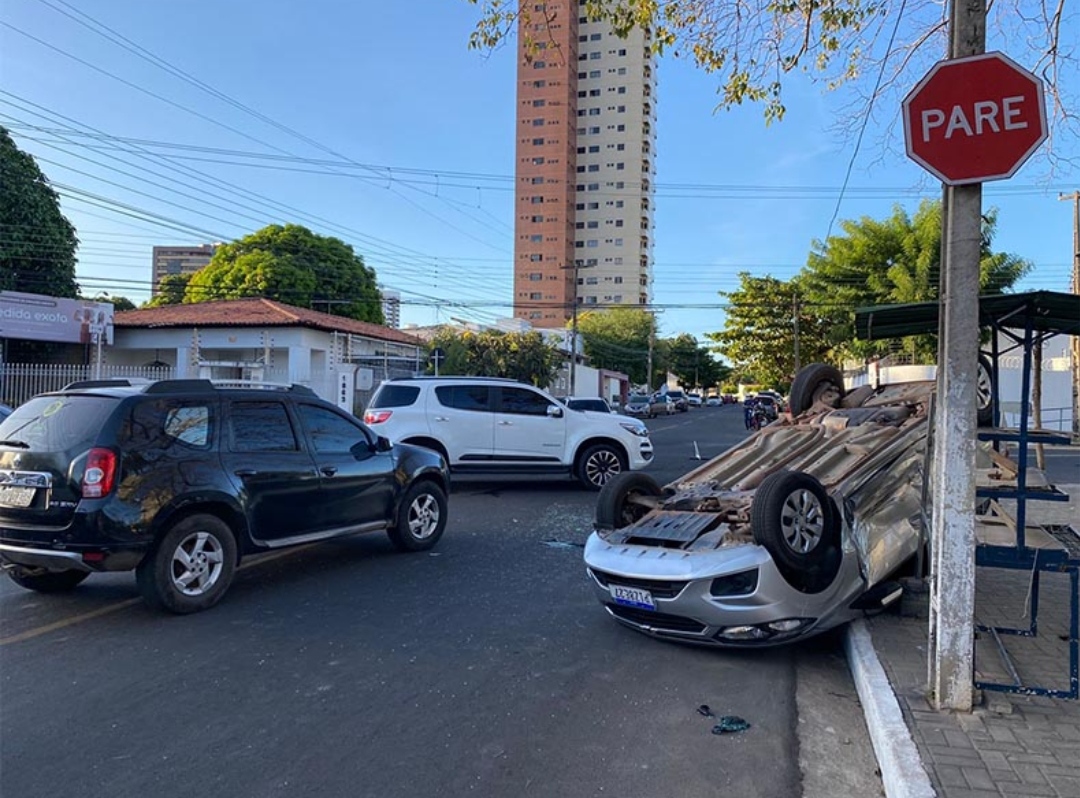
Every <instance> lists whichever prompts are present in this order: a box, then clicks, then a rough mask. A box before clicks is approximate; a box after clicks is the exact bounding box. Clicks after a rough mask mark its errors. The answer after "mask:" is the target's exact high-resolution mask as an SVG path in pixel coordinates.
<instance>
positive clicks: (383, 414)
mask: <svg viewBox="0 0 1080 798" xmlns="http://www.w3.org/2000/svg"><path fill="white" fill-rule="evenodd" d="M393 414H394V411H393V410H368V411H367V412H366V413H364V423H365V424H367V425H369V426H370V425H371V424H382V423H383V422H384V421H386V420H388V419H389V418H390V416H392V415H393Z"/></svg>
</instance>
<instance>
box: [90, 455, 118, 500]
mask: <svg viewBox="0 0 1080 798" xmlns="http://www.w3.org/2000/svg"><path fill="white" fill-rule="evenodd" d="M115 481H116V452H114V451H112V450H111V449H91V450H90V454H88V455H87V456H86V470H85V471H83V478H82V495H83V498H84V499H97V498H100V497H102V496H106V495H108V493H109V491H111V490H112V489H113V483H114V482H115Z"/></svg>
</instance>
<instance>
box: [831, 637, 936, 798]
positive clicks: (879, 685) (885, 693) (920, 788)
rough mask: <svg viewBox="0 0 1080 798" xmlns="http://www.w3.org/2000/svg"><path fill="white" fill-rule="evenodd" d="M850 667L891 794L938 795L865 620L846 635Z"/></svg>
mask: <svg viewBox="0 0 1080 798" xmlns="http://www.w3.org/2000/svg"><path fill="white" fill-rule="evenodd" d="M844 651H845V653H846V654H847V659H848V667H849V668H851V675H852V677H853V678H854V680H855V689H856V690H857V691H858V693H859V700H860V701H861V702H862V705H863V713H864V714H865V716H866V728H867V729H868V730H869V732H870V742H871V743H873V745H874V753H875V754H876V755H877V760H878V767H879V768H880V769H881V783H882V785H883V786H884V787H885V795H886V796H887V798H936V796H937V793H936V792H935V791H934V787H933V785H932V784H931V783H930V777H929V776H928V775H927V773H926V770H925V768H923V764H922V759H921V757H920V756H919V749H918V748H916V747H915V742H914V740H912V739H911V732H909V731H908V727H907V724H906V723H905V722H904V716H903V714H902V713H901V712H900V705H899V704H898V703H897V701H896V695H895V694H894V693H893V689H892V685H890V684H889V679H888V677H887V676H886V675H885V669H884V668H883V667H881V662H880V661H879V660H878V656H877V652H876V651H874V643H873V640H872V639H871V638H870V630H869V629H868V628H867V627H866V623H865V621H861V620H860V621H853V622H852V623H851V624H849V625H848V629H847V632H846V634H845V636H844Z"/></svg>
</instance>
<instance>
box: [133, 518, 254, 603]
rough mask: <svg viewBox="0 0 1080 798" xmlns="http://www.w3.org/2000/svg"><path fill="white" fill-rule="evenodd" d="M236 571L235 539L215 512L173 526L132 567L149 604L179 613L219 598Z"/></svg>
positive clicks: (216, 601) (213, 601) (215, 601)
mask: <svg viewBox="0 0 1080 798" xmlns="http://www.w3.org/2000/svg"><path fill="white" fill-rule="evenodd" d="M235 573H236V538H235V536H234V535H233V531H232V530H231V529H230V528H229V525H228V524H226V523H225V522H224V521H222V520H221V519H220V518H218V517H217V516H216V515H209V514H205V513H200V514H197V515H189V516H188V517H187V518H183V519H181V520H180V521H178V522H176V523H175V524H173V525H172V526H171V527H170V528H169V529H168V530H167V531H166V532H165V534H164V535H162V537H161V539H160V540H159V541H158V543H157V545H156V546H155V547H154V548H153V549H152V550H151V551H150V553H148V554H147V555H146V556H145V557H143V559H142V562H140V563H139V566H138V567H137V568H136V569H135V579H136V581H137V582H138V584H139V592H140V593H142V597H143V599H144V600H145V601H146V603H147V604H149V605H150V606H152V607H159V608H162V609H166V610H168V611H169V612H175V613H177V614H179V615H186V614H187V613H190V612H199V611H201V610H207V609H210V608H211V607H213V606H214V605H215V604H217V603H218V602H219V601H221V597H222V596H224V595H225V591H226V590H228V589H229V585H230V584H231V583H232V579H233V575H234V574H235Z"/></svg>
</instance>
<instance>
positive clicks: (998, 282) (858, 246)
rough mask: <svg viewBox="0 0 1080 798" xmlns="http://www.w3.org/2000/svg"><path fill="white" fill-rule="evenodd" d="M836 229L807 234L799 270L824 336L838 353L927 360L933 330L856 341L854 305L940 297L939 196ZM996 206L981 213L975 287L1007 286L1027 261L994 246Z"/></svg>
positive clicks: (933, 349)
mask: <svg viewBox="0 0 1080 798" xmlns="http://www.w3.org/2000/svg"><path fill="white" fill-rule="evenodd" d="M841 229H842V230H843V234H842V235H837V236H830V237H829V239H828V241H826V242H824V243H823V242H820V241H815V242H813V245H812V246H813V249H812V251H811V253H810V256H809V258H808V261H807V266H806V268H805V269H804V270H803V273H802V276H801V285H802V287H803V289H804V291H805V293H804V296H803V297H802V300H803V301H804V302H805V303H807V304H808V305H810V306H813V307H814V308H816V310H817V312H818V313H819V314H820V315H821V316H822V317H823V318H825V319H827V320H828V327H829V330H828V337H829V341H830V342H831V343H832V344H833V345H834V346H835V347H836V348H837V350H838V354H839V355H842V356H847V357H856V358H862V357H868V356H871V355H879V354H885V353H888V352H890V351H898V350H901V349H902V350H903V351H907V352H910V353H911V354H913V355H915V356H916V357H917V358H920V359H929V360H931V361H932V360H933V359H934V357H935V356H936V353H937V340H936V336H932V335H927V336H919V337H912V338H909V339H907V340H905V341H872V342H867V341H855V340H854V320H855V309H856V308H857V307H862V306H866V305H888V304H902V303H908V302H928V301H933V300H936V299H937V297H938V285H939V280H940V276H941V203H940V202H936V201H930V200H924V201H923V202H922V203H921V204H920V205H919V208H918V210H917V211H916V212H915V215H914V216H909V215H908V213H907V212H906V211H905V210H904V209H903V208H902V207H900V206H896V207H895V208H894V209H893V212H892V215H891V216H889V217H888V218H886V219H884V220H880V221H879V220H876V219H871V218H869V217H866V216H864V217H862V218H861V219H858V220H846V221H844V222H842V223H841ZM996 229H997V211H996V209H991V210H990V211H989V212H987V213H986V215H985V216H984V217H983V225H982V253H981V257H980V263H979V281H980V293H983V294H997V293H1001V292H1002V291H1004V290H1006V289H1008V288H1010V287H1012V286H1013V285H1014V284H1015V283H1016V281H1017V280H1019V279H1020V278H1021V277H1023V276H1024V275H1025V274H1027V273H1028V272H1029V271H1030V270H1031V268H1032V264H1031V262H1030V261H1027V260H1024V259H1023V258H1020V257H1018V256H1016V255H1011V254H1007V253H1001V252H994V251H993V239H994V232H995V231H996Z"/></svg>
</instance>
